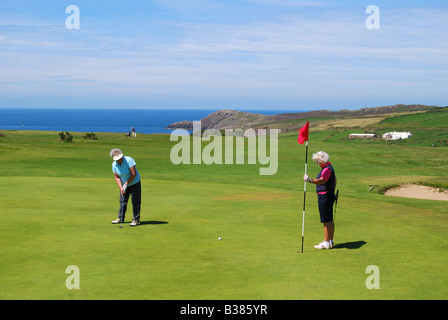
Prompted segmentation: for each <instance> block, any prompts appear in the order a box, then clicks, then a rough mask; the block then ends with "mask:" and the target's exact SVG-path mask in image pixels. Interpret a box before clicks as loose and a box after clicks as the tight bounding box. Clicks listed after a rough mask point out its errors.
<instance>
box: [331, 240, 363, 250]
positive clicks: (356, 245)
mask: <svg viewBox="0 0 448 320" xmlns="http://www.w3.org/2000/svg"><path fill="white" fill-rule="evenodd" d="M366 243H367V242H365V241H352V242H345V243H339V244H336V245H335V246H334V247H333V249H349V250H352V249H359V248H361V247H362V246H363V245H365V244H366Z"/></svg>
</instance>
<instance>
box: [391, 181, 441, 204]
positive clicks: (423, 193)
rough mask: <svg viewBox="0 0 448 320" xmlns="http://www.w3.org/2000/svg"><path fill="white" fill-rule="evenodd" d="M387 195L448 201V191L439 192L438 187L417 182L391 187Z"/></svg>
mask: <svg viewBox="0 0 448 320" xmlns="http://www.w3.org/2000/svg"><path fill="white" fill-rule="evenodd" d="M385 195H386V196H394V197H404V198H415V199H428V200H445V201H448V191H444V192H439V190H438V189H437V188H432V187H427V186H420V185H416V184H406V185H402V186H399V187H397V188H393V189H389V190H387V191H386V193H385Z"/></svg>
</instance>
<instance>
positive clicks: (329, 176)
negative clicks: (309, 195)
mask: <svg viewBox="0 0 448 320" xmlns="http://www.w3.org/2000/svg"><path fill="white" fill-rule="evenodd" d="M320 178H324V180H325V184H321V185H316V192H317V194H325V193H327V192H330V193H332V194H334V189H335V185H336V175H335V173H334V169H333V166H332V165H331V162H327V163H325V164H324V165H323V166H322V170H320V172H319V174H318V175H317V177H316V179H320Z"/></svg>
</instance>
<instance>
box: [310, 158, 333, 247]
mask: <svg viewBox="0 0 448 320" xmlns="http://www.w3.org/2000/svg"><path fill="white" fill-rule="evenodd" d="M313 160H314V161H315V162H316V163H317V164H318V165H319V166H320V167H321V170H320V172H319V174H318V175H317V177H316V179H310V178H309V177H308V176H307V175H304V180H305V181H307V182H309V183H314V184H315V185H316V192H317V201H318V205H319V214H320V222H322V223H323V224H324V241H322V242H321V243H319V244H318V245H315V246H314V248H315V249H331V248H333V235H334V221H333V203H334V201H335V199H336V196H335V194H334V191H335V189H336V175H335V172H334V169H333V166H332V165H331V162H329V160H330V156H329V155H328V153H326V152H324V151H319V152H316V153H315V154H313Z"/></svg>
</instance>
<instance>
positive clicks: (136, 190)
mask: <svg viewBox="0 0 448 320" xmlns="http://www.w3.org/2000/svg"><path fill="white" fill-rule="evenodd" d="M131 188H132V189H131V194H132V198H131V199H132V212H133V217H132V220H133V221H137V222H140V207H141V202H142V187H141V183H140V182H139V183H137V184H135V185H133V186H131Z"/></svg>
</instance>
